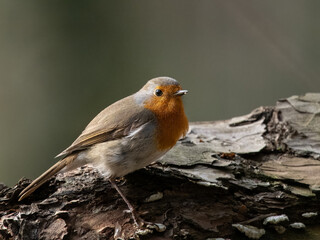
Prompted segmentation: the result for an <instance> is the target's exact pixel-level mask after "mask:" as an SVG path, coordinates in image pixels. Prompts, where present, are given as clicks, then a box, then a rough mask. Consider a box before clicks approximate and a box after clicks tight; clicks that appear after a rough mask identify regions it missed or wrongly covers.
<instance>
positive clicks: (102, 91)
mask: <svg viewBox="0 0 320 240" xmlns="http://www.w3.org/2000/svg"><path fill="white" fill-rule="evenodd" d="M319 9H320V1H317V0H281V1H279V0H268V1H254V0H252V1H249V0H245V1H239V0H228V1H226V0H202V1H194V0H176V1H172V0H161V1H152V0H144V1H82V0H77V1H50V2H49V1H9V0H4V1H1V2H0V133H1V136H0V181H2V182H4V183H6V184H8V185H13V184H14V183H16V182H17V181H18V179H20V178H21V177H22V176H26V177H28V178H34V177H36V176H38V175H39V174H40V173H41V172H43V171H44V170H46V169H47V168H48V167H49V166H50V165H52V164H53V163H54V161H55V160H54V159H53V157H54V156H55V155H56V154H58V153H59V152H61V151H62V150H63V149H64V148H66V147H67V146H68V145H69V144H71V142H72V141H73V140H74V139H75V138H76V137H77V136H78V135H79V134H80V132H81V131H82V130H83V128H84V127H85V126H86V124H87V123H88V122H89V121H90V120H91V119H92V118H93V117H94V116H95V115H96V114H97V113H98V112H99V111H100V110H102V109H103V108H104V107H106V106H107V105H109V104H111V103H112V102H114V101H116V100H118V99H120V98H122V97H124V96H127V95H129V94H131V93H133V92H135V91H137V90H138V89H140V87H141V86H142V85H143V84H144V83H145V82H146V81H147V80H148V79H150V78H153V77H156V76H163V75H166V76H171V77H174V78H176V79H177V80H179V81H180V82H181V83H182V85H183V87H184V88H186V89H188V90H189V94H188V95H187V96H186V97H185V98H184V99H185V104H186V112H187V115H188V116H189V119H190V120H191V121H201V120H220V119H227V118H231V117H234V116H238V115H242V114H246V113H248V112H250V111H251V110H252V109H254V108H256V107H259V106H261V105H274V104H275V102H276V101H277V99H279V98H283V97H289V96H291V95H296V94H304V93H305V92H317V91H319V87H320V79H319V77H318V76H319V73H320V68H319V62H320V44H319V43H320V27H319V26H320V14H319Z"/></svg>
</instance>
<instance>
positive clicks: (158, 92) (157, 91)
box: [154, 89, 163, 97]
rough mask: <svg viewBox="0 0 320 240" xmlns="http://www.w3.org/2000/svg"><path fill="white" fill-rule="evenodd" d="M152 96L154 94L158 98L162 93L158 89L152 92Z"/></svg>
mask: <svg viewBox="0 0 320 240" xmlns="http://www.w3.org/2000/svg"><path fill="white" fill-rule="evenodd" d="M154 94H155V95H156V96H158V97H160V96H161V95H162V94H163V92H162V91H161V90H160V89H156V90H155V91H154Z"/></svg>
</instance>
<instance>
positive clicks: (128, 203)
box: [109, 179, 139, 227]
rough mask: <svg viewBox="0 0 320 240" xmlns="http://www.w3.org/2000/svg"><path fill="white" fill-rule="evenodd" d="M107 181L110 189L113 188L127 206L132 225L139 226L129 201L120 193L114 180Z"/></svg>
mask: <svg viewBox="0 0 320 240" xmlns="http://www.w3.org/2000/svg"><path fill="white" fill-rule="evenodd" d="M109 181H110V183H111V185H112V187H114V188H115V189H116V190H117V192H118V193H119V194H120V196H121V197H122V199H123V201H125V203H126V204H127V206H128V208H129V210H130V212H131V215H132V218H133V221H134V223H135V224H136V225H137V226H138V227H139V224H138V221H137V217H136V211H135V210H134V208H133V206H132V205H131V203H130V202H129V200H128V199H127V198H126V196H125V195H124V194H123V193H122V191H121V190H120V188H119V187H118V185H117V183H116V182H115V181H114V179H109Z"/></svg>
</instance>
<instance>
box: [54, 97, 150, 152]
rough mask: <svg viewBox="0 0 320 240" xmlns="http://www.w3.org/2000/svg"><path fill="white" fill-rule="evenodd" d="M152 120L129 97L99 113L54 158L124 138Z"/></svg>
mask: <svg viewBox="0 0 320 240" xmlns="http://www.w3.org/2000/svg"><path fill="white" fill-rule="evenodd" d="M154 119H155V118H154V115H153V113H152V112H151V111H149V110H147V109H145V108H144V107H142V106H139V105H138V104H136V103H135V100H134V98H133V95H131V96H129V97H126V98H124V99H122V100H120V101H118V102H115V103H114V104H112V105H110V106H109V107H107V108H105V109H104V110H103V111H102V112H100V113H99V114H98V115H97V116H96V117H95V118H94V119H93V120H92V121H91V122H90V123H89V124H88V126H87V127H86V128H85V129H84V131H83V132H82V133H81V135H80V136H79V137H78V138H77V139H76V140H75V141H74V142H73V143H72V144H71V146H70V147H68V148H67V149H66V150H64V151H63V152H61V153H60V154H58V155H57V156H56V157H61V156H66V155H69V154H71V153H73V152H75V151H79V150H83V149H86V148H88V147H90V146H92V145H93V144H96V143H101V142H105V141H110V140H114V139H118V138H121V137H125V136H127V135H128V134H129V133H130V132H131V131H133V130H134V129H136V128H138V127H140V126H141V125H143V124H144V123H146V122H150V121H154Z"/></svg>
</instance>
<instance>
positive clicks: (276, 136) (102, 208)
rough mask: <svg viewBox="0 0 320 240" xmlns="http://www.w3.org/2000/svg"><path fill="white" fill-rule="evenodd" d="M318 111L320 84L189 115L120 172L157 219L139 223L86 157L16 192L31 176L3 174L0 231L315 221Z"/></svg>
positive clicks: (184, 231) (270, 226)
mask: <svg viewBox="0 0 320 240" xmlns="http://www.w3.org/2000/svg"><path fill="white" fill-rule="evenodd" d="M319 113H320V94H315V93H308V94H306V95H304V96H292V97H290V98H287V99H281V100H279V101H278V102H277V104H276V106H274V107H260V108H258V109H255V110H254V111H252V112H251V113H250V114H248V115H245V116H241V117H236V118H232V119H230V120H226V121H218V122H195V123H192V124H191V126H190V130H189V133H188V135H187V136H186V138H184V139H182V140H181V141H179V143H178V144H177V145H176V146H175V147H174V149H172V150H171V151H170V152H169V153H168V154H167V155H166V156H165V157H164V158H163V159H162V160H161V161H159V162H157V163H155V164H153V165H151V166H148V167H147V168H146V169H142V170H139V171H137V172H135V173H133V174H130V175H128V176H127V177H126V178H125V179H120V180H119V183H120V188H121V189H122V190H123V192H124V193H125V194H126V196H127V197H128V198H129V199H130V201H131V202H132V204H133V205H134V206H135V208H136V209H137V212H138V214H139V215H140V217H141V218H143V219H144V220H146V221H149V222H152V223H158V224H156V225H155V224H151V225H150V226H148V227H144V228H141V229H137V228H135V226H134V225H133V222H132V219H131V216H130V214H129V213H127V212H126V209H127V207H126V205H125V203H124V202H123V201H122V200H121V198H120V196H119V195H118V194H117V192H116V191H115V190H114V189H112V188H111V185H110V184H109V182H108V181H107V180H106V179H103V177H102V176H101V175H99V174H98V172H97V171H95V170H94V169H91V168H89V167H83V168H81V169H78V170H76V171H73V172H70V173H67V174H59V175H57V177H55V178H52V179H51V180H50V181H49V182H48V183H46V184H45V185H43V186H42V187H41V188H39V189H38V190H37V191H36V192H35V193H34V194H33V195H32V196H30V197H29V198H27V199H25V200H24V201H22V202H17V195H18V194H19V192H20V191H21V190H22V189H23V188H24V187H26V186H27V185H28V183H30V180H27V179H22V180H20V181H19V182H18V183H17V185H16V186H14V187H13V188H10V187H7V186H5V185H3V184H2V185H0V239H1V238H3V239H113V238H115V239H117V238H119V239H121V238H122V239H129V238H133V239H207V238H215V237H224V238H231V239H246V238H247V237H245V235H246V236H248V237H250V238H252V239H259V238H261V239H264V238H265V239H267V237H270V236H272V235H274V234H279V233H280V232H282V231H284V230H285V229H287V228H289V226H290V224H292V223H294V222H300V223H304V224H305V225H307V227H308V225H310V224H314V223H317V222H318V221H319V217H318V215H317V212H318V211H319V208H320V202H319V191H320V174H319V172H320V161H319V158H320V114H319ZM282 214H285V215H284V216H285V217H284V216H282V217H281V215H282ZM270 216H278V217H275V218H270ZM268 217H269V218H268ZM286 217H287V219H286ZM266 219H267V220H266ZM270 219H276V220H270ZM278 220H279V222H277V221H278ZM291 227H292V226H291ZM238 229H240V230H241V231H243V232H245V233H240V231H239V230H238ZM248 229H249V230H248Z"/></svg>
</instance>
